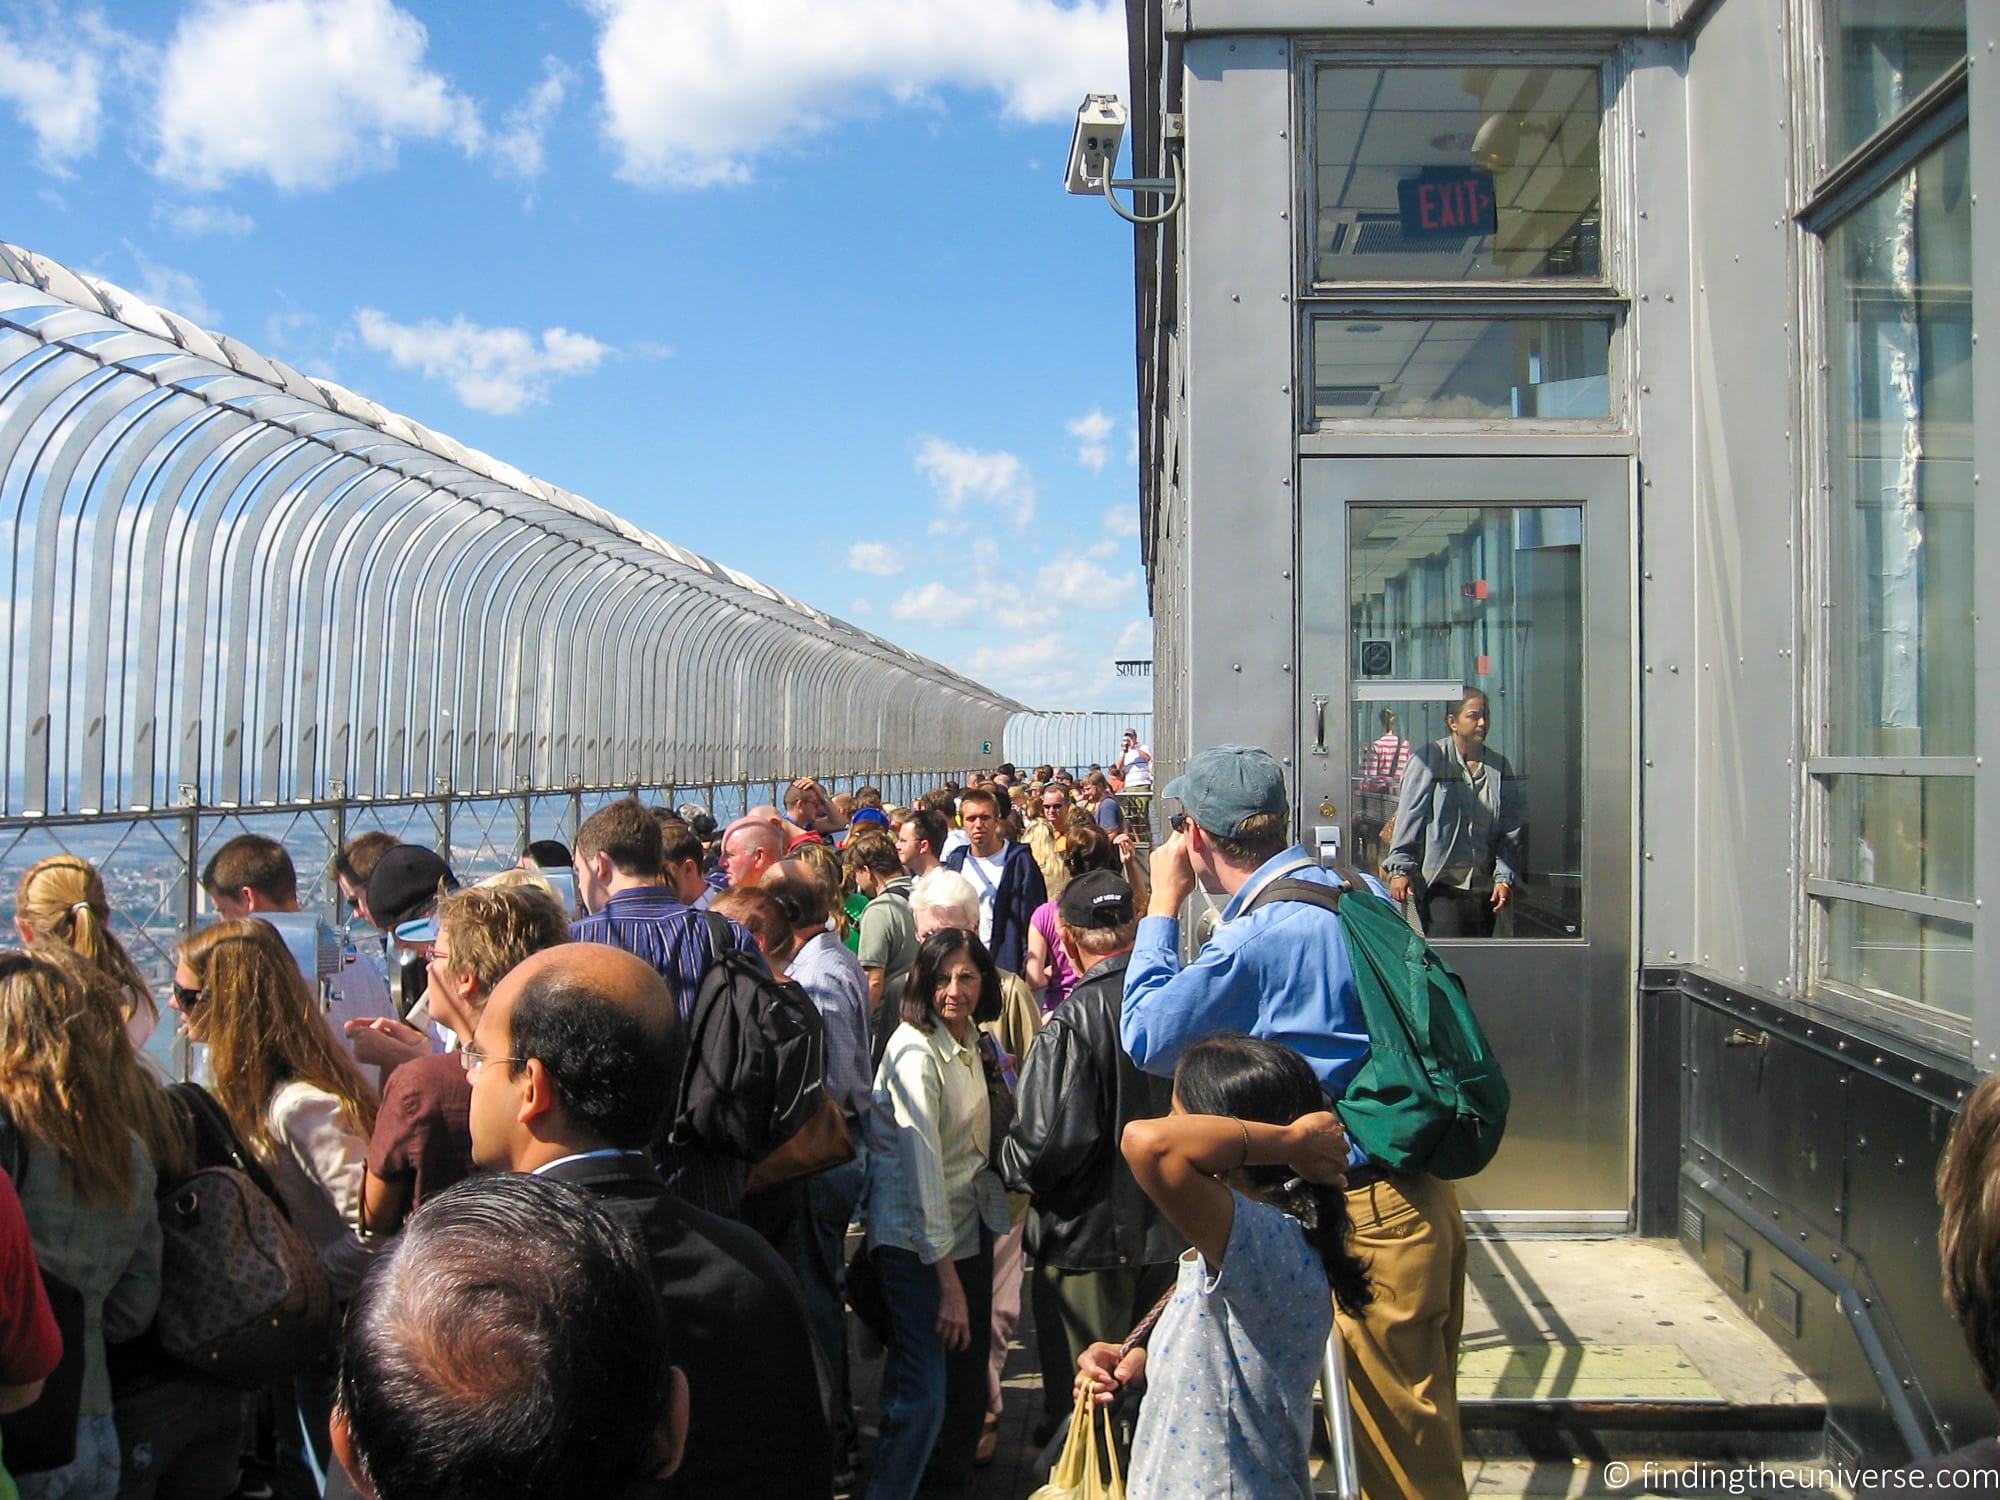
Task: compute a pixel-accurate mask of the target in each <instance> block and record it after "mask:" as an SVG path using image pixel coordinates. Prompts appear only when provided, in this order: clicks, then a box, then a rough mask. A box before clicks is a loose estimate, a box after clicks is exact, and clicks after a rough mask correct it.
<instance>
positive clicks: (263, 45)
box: [155, 0, 484, 191]
mask: <svg viewBox="0 0 2000 1500" xmlns="http://www.w3.org/2000/svg"><path fill="white" fill-rule="evenodd" d="M428 45H429V39H428V37H427V35H426V33H425V31H424V27H423V25H422V23H421V22H419V21H418V20H417V19H416V18H415V17H414V16H412V15H411V14H410V13H409V12H408V11H405V10H403V9H401V8H400V7H399V6H397V5H395V4H393V3H392V0H195V3H194V4H192V5H191V6H190V7H189V8H188V9H187V10H186V11H185V12H183V13H182V15H181V18H180V22H179V24H178V25H177V26H176V27H175V29H174V34H173V38H172V40H171V41H170V42H169V43H168V44H167V53H166V59H165V61H164V63H163V65H162V67H161V70H160V81H159V95H158V100H157V104H156V111H157V112H156V117H155V127H156V129H157V132H158V135H159V142H160V150H159V156H158V159H157V161H156V163H155V168H156V170H157V171H158V172H159V173H160V174H161V175H162V176H165V177H169V178H172V179H174V180H175V181H178V182H184V183H187V184H188V185H189V186H192V187H197V188H218V187H221V186H223V185H225V184H227V183H229V182H230V181H232V180H234V179H235V178H238V177H263V178H266V179H268V180H269V181H270V182H271V183H272V184H273V185H275V186H277V187H280V188H285V189H290V190H294V191H304V190H308V189H316V188H326V187H330V186H332V185H333V184H335V183H338V182H341V181H343V180H345V179H347V178H350V177H355V176H359V175H360V174H361V173H363V172H367V171H370V170H373V169H375V168H378V167H385V166H388V165H391V164H392V163H393V162H394V161H395V159H396V149H397V146H398V145H399V143H401V142H403V141H431V140H449V141H451V142H453V143H454V144H456V145H458V146H459V147H460V148H461V149H462V150H464V151H466V152H467V153H468V154H469V153H472V152H475V151H477V150H478V149H479V148H480V146H481V145H482V143H483V141H484V132H483V130H482V129H481V126H480V123H479V115H478V111H477V110H476V109H475V108H474V106H473V104H472V102H471V101H470V100H469V99H467V98H466V97H465V96H464V95H462V94H460V93H458V92H457V91H456V90H455V89H454V88H452V86H451V84H450V83H449V82H448V81H447V80H446V79H445V78H444V77H443V76H441V75H440V74H438V73H436V72H434V71H432V70H431V69H430V68H429V67H427V66H426V64H425V53H426V51H427V49H428Z"/></svg>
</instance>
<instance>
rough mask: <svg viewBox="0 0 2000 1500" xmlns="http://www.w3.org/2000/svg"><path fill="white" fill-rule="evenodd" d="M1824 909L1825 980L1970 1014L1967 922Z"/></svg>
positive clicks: (1855, 906) (1871, 909) (1847, 906)
mask: <svg viewBox="0 0 2000 1500" xmlns="http://www.w3.org/2000/svg"><path fill="white" fill-rule="evenodd" d="M1826 906H1827V926H1828V942H1827V975H1828V977H1829V978H1833V979H1838V980H1840V981H1841V982H1842V983H1844V984H1851V985H1855V986H1857V987H1858V988H1861V989H1865V990H1877V991H1879V992H1881V993H1882V994H1885V995H1895V996H1898V997H1899V998H1901V999H1904V1000H1913V1001H1915V1002H1916V1003H1917V1004H1919V1005H1928V1006H1932V1007H1934V1008H1936V1009H1938V1010H1942V1011H1948V1012H1950V1013H1951V1014H1952V1015H1955V1016H1967V1017H1969V1016H1970V1015H1971V1014H1972V929H1971V928H1970V927H1969V926H1967V925H1966V924H1965V923H1963V922H1950V921H1946V920H1945V919H1943V918H1941V917H1920V916H1918V915H1916V914H1915V913H1914V912H1906V911H1890V910H1889V909H1888V908H1886V907H1881V906H1866V905H1863V904H1862V903H1861V902H1858V901H1829V902H1827V903H1826Z"/></svg>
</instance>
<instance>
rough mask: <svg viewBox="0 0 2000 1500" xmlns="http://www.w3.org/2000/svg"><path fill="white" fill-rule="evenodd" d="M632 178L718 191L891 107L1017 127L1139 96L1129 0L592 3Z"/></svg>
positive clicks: (617, 135) (622, 156)
mask: <svg viewBox="0 0 2000 1500" xmlns="http://www.w3.org/2000/svg"><path fill="white" fill-rule="evenodd" d="M588 3H589V5H590V8H591V9H592V10H593V11H594V12H596V14H597V17H598V19H599V21H600V22H601V23H602V24H601V30H600V31H599V33H598V38H597V64H598V69H599V72H600V73H601V75H602V77H603V82H604V129H605V134H606V135H607V136H608V137H609V138H610V141H611V144H612V146H613V148H614V149H615V150H616V151H617V153H618V157H619V175H620V176H622V177H625V178H628V179H630V180H632V181H635V182H644V183H664V184H668V185H671V186H675V187H689V188H699V187H711V186H715V185H717V184H721V183H737V182H744V181H747V180H748V179H749V177H750V175H751V172H752V169H753V165H754V163H755V162H756V160H757V159H758V158H759V157H760V156H763V155H765V154H767V153H769V152H771V151H773V150H775V149H777V148H780V147H783V146H788V145H792V146H795V145H796V144H797V143H798V142H800V141H801V140H803V139H804V138H806V137H808V136H811V135H815V134H818V133H820V132H822V131H825V130H828V129H831V128H832V127H833V126H834V125H836V124H837V123H839V122H840V121H841V120H843V119H845V118H850V117H853V116H855V115H859V114H864V113H867V112H870V111H872V110H878V109H880V108H881V107H882V106H883V105H885V104H897V105H909V104H912V103H916V102H922V101H928V100H930V99H932V98H933V97H934V96H935V94H936V92H937V91H938V90H940V89H946V88H955V89H963V90H968V91H972V92H978V93H984V94H989V95H993V96H996V97H997V98H998V100H999V103H1000V107H1001V113H1002V114H1003V115H1004V116H1005V117H1006V118H1007V119H1009V120H1014V121H1021V122H1033V123H1041V124H1045V123H1054V122H1057V121H1062V120H1067V119H1069V118H1070V117H1071V116H1072V115H1073V114H1074V112H1075V110H1076V102H1077V100H1078V99H1080V98H1082V97H1083V95H1084V94H1086V93H1088V92H1091V91H1092V90H1111V91H1114V92H1121V93H1122V92H1126V87H1125V85H1126V77H1127V65H1126V51H1125V8H1124V6H1123V5H1122V4H1119V3H1118V0H1075V3H1070V4H1064V3H1058V0H588Z"/></svg>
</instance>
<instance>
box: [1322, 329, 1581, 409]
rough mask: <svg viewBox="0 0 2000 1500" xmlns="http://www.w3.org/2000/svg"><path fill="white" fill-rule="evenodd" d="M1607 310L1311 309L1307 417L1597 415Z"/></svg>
mask: <svg viewBox="0 0 2000 1500" xmlns="http://www.w3.org/2000/svg"><path fill="white" fill-rule="evenodd" d="M1610 365H1611V322H1610V320H1609V319H1607V318H1355V317H1318V318H1315V319H1313V325H1312V393H1313V404H1312V412H1313V420H1314V421H1315V422H1327V421H1338V420H1340V419H1341V418H1344V417H1345V418H1357V417H1431V418H1450V417H1461V418H1491V417H1538V418H1541V419H1543V420H1549V419H1551V418H1577V419H1586V418H1593V417H1594V418H1604V417H1608V416H1610V415H1611V380H1610V373H1609V372H1610Z"/></svg>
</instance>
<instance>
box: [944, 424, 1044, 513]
mask: <svg viewBox="0 0 2000 1500" xmlns="http://www.w3.org/2000/svg"><path fill="white" fill-rule="evenodd" d="M917 470H918V472H919V473H921V474H923V475H924V477H925V478H927V479H928V480H930V484H931V491H932V493H934V494H935V495H936V496H937V500H938V506H939V514H938V518H937V519H936V520H935V521H933V522H932V523H931V530H932V531H936V532H941V531H951V530H954V529H957V528H958V527H959V526H961V525H962V524H963V522H962V519H961V515H960V513H961V512H962V511H963V510H964V508H965V503H966V501H968V500H977V501H980V502H982V503H983V504H987V505H991V506H993V507H995V508H996V509H998V510H999V511H1001V512H1002V513H1003V514H1005V515H1006V516H1008V517H1009V518H1010V519H1011V520H1012V521H1013V522H1014V524H1015V525H1016V526H1023V527H1025V526H1026V525H1027V524H1028V523H1029V522H1030V521H1032V520H1034V519H1035V482H1034V480H1033V479H1032V478H1031V477H1030V476H1029V474H1028V466H1027V465H1026V464H1024V463H1022V462H1021V460H1020V459H1018V458H1016V457H1015V456H1014V455H1013V454H1011V453H1001V452H996V453H981V452H979V451H977V450H976V449H972V448H961V447H959V446H958V445H957V444H956V443H947V442H946V441H945V440H944V439H942V438H935V437H933V438H926V439H924V444H923V447H922V448H920V449H919V450H918V451H917Z"/></svg>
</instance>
